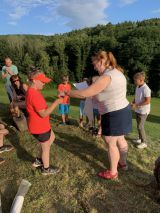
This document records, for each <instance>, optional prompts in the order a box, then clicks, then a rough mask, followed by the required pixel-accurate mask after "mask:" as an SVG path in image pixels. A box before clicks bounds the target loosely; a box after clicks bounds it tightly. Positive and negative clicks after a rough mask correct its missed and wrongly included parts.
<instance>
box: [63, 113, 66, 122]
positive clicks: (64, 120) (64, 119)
mask: <svg viewBox="0 0 160 213" xmlns="http://www.w3.org/2000/svg"><path fill="white" fill-rule="evenodd" d="M62 122H63V123H65V122H66V117H65V114H62Z"/></svg>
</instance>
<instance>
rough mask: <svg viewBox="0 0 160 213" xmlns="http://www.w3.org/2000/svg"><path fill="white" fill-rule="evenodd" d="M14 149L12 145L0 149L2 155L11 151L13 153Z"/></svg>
mask: <svg viewBox="0 0 160 213" xmlns="http://www.w3.org/2000/svg"><path fill="white" fill-rule="evenodd" d="M13 149H14V147H13V146H11V145H4V146H2V147H1V148H0V153H2V152H9V151H11V150H13Z"/></svg>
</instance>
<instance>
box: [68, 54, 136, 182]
mask: <svg viewBox="0 0 160 213" xmlns="http://www.w3.org/2000/svg"><path fill="white" fill-rule="evenodd" d="M92 63H93V66H94V69H95V70H97V71H98V73H99V75H100V77H99V79H98V80H97V81H96V82H95V83H94V84H92V85H91V86H89V87H88V88H86V89H83V90H74V91H72V90H71V91H70V92H69V93H68V95H70V97H75V98H87V97H92V96H95V95H96V96H97V97H96V98H97V100H98V106H99V112H100V114H101V127H102V135H103V136H104V139H105V142H106V144H107V146H108V159H109V162H110V168H109V169H108V170H106V171H102V172H100V173H98V176H99V177H101V178H105V179H107V180H111V179H116V178H117V177H118V171H117V169H118V168H119V169H120V168H121V169H123V170H127V168H128V166H127V162H126V160H127V152H128V145H127V142H126V140H125V137H124V136H125V135H126V134H128V133H129V132H131V129H132V113H131V107H130V104H129V102H128V100H127V99H126V90H127V81H126V78H125V76H124V74H123V69H122V68H121V67H119V66H118V65H117V61H116V58H115V57H114V55H113V54H112V53H111V52H106V51H99V52H98V53H96V54H95V55H94V56H93V57H92Z"/></svg>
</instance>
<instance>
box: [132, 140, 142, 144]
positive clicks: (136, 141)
mask: <svg viewBox="0 0 160 213" xmlns="http://www.w3.org/2000/svg"><path fill="white" fill-rule="evenodd" d="M141 142H142V141H141V139H136V140H133V143H136V144H141Z"/></svg>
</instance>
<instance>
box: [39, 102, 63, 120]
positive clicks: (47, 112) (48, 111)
mask: <svg viewBox="0 0 160 213" xmlns="http://www.w3.org/2000/svg"><path fill="white" fill-rule="evenodd" d="M62 101H63V99H62V98H58V99H56V100H55V101H54V102H53V103H52V104H51V105H50V106H49V107H48V108H47V109H42V110H39V111H38V112H37V113H38V114H39V115H40V116H41V117H42V118H45V117H47V116H48V115H50V114H51V112H52V111H53V110H54V109H55V108H56V106H57V105H58V104H61V103H62Z"/></svg>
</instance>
